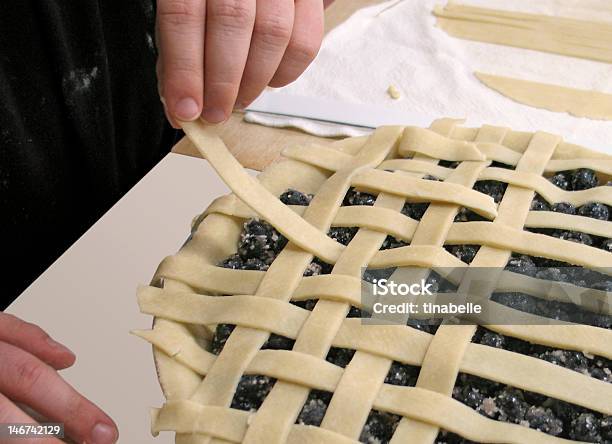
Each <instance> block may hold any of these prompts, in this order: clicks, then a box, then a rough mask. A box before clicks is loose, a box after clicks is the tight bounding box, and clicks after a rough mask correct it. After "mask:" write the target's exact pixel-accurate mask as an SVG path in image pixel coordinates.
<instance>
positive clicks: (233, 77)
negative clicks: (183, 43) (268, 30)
mask: <svg viewBox="0 0 612 444" xmlns="http://www.w3.org/2000/svg"><path fill="white" fill-rule="evenodd" d="M255 4H256V0H207V2H206V5H207V7H206V54H205V56H204V59H205V76H204V77H205V81H204V110H203V112H202V117H204V119H205V120H207V121H208V122H210V123H219V122H223V121H224V120H227V119H228V118H229V116H230V114H231V112H232V109H233V107H234V103H235V102H236V97H237V96H238V88H239V87H240V80H241V79H242V74H243V72H244V67H245V65H246V61H247V56H248V55H249V46H250V43H251V34H252V32H253V26H254V23H255V9H256V8H255Z"/></svg>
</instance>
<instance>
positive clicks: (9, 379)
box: [0, 342, 118, 444]
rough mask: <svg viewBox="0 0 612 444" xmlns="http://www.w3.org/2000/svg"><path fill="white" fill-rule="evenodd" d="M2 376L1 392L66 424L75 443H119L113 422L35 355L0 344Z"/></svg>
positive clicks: (0, 370) (0, 369)
mask: <svg viewBox="0 0 612 444" xmlns="http://www.w3.org/2000/svg"><path fill="white" fill-rule="evenodd" d="M0 375H1V376H0V393H4V394H5V395H6V396H7V397H9V398H10V399H12V400H13V401H15V402H22V403H24V404H27V405H29V406H30V407H32V408H33V409H34V410H36V411H37V412H39V413H41V414H42V415H43V416H45V417H46V418H49V419H50V420H51V421H55V422H63V423H64V427H65V431H66V434H68V435H69V436H70V437H71V438H73V439H74V440H75V441H78V442H84V441H85V442H92V443H98V444H106V443H114V442H116V440H117V436H118V432H117V427H116V426H115V424H114V423H113V421H112V419H110V418H109V417H108V416H107V415H106V414H105V413H104V412H102V411H101V410H100V409H99V408H98V407H96V406H95V405H94V404H93V403H92V402H90V401H89V400H87V399H85V398H84V397H83V396H81V395H80V394H79V393H78V392H77V391H76V390H74V388H72V387H71V386H70V385H69V384H68V383H66V381H64V380H63V379H62V378H61V377H60V376H59V375H58V374H57V372H56V371H55V370H54V369H53V368H52V367H50V366H48V365H47V364H45V363H43V362H42V361H40V360H39V359H38V358H36V357H35V356H34V355H31V354H30V353H28V352H26V351H24V350H21V349H20V348H17V347H15V346H13V345H10V344H6V343H1V342H0Z"/></svg>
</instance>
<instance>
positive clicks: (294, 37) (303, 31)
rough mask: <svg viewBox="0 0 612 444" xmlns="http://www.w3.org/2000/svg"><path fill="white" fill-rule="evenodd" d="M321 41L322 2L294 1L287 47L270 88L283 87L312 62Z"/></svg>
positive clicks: (311, 0)
mask: <svg viewBox="0 0 612 444" xmlns="http://www.w3.org/2000/svg"><path fill="white" fill-rule="evenodd" d="M322 40H323V2H321V1H313V0H295V18H294V20H293V32H292V34H291V40H290V41H289V46H288V47H287V50H286V51H285V55H284V57H283V60H282V61H281V64H280V66H279V67H278V70H277V71H276V73H275V74H274V77H273V78H272V81H271V82H270V86H273V87H276V88H278V87H281V86H285V85H287V84H289V83H291V82H293V81H294V80H295V79H297V78H298V77H299V76H300V74H302V73H303V72H304V70H305V69H306V68H307V67H308V65H310V62H312V61H313V60H314V58H315V57H316V55H317V53H318V52H319V48H320V47H321V41H322Z"/></svg>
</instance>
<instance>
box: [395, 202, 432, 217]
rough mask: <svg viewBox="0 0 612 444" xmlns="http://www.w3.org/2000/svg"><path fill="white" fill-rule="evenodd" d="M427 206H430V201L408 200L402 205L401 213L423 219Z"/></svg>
mask: <svg viewBox="0 0 612 444" xmlns="http://www.w3.org/2000/svg"><path fill="white" fill-rule="evenodd" d="M427 208H429V202H415V203H408V202H406V203H405V204H404V206H403V207H402V210H401V213H402V214H403V215H404V216H408V217H410V218H412V219H414V220H421V219H422V218H423V215H424V214H425V211H427Z"/></svg>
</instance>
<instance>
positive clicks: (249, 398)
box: [231, 375, 276, 412]
mask: <svg viewBox="0 0 612 444" xmlns="http://www.w3.org/2000/svg"><path fill="white" fill-rule="evenodd" d="M275 382H276V379H274V378H270V377H269V376H263V375H243V376H242V377H241V378H240V382H239V383H238V387H236V393H235V394H234V398H233V399H232V404H231V407H232V408H233V409H239V410H246V411H247V412H252V411H255V410H257V409H258V408H259V407H261V404H262V403H263V400H264V399H265V398H266V396H268V393H270V390H272V387H273V386H274V383H275Z"/></svg>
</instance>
